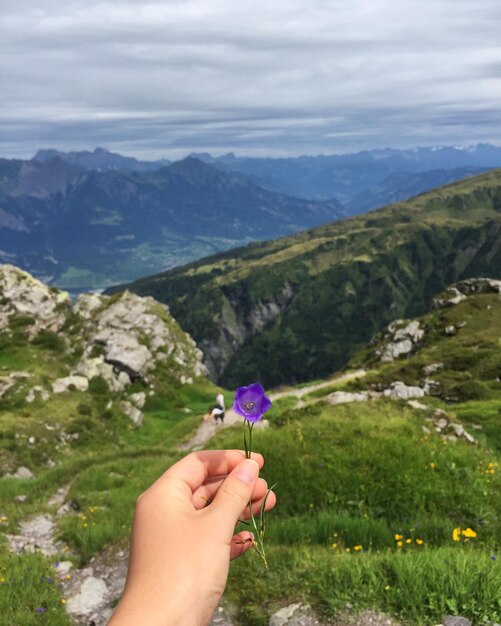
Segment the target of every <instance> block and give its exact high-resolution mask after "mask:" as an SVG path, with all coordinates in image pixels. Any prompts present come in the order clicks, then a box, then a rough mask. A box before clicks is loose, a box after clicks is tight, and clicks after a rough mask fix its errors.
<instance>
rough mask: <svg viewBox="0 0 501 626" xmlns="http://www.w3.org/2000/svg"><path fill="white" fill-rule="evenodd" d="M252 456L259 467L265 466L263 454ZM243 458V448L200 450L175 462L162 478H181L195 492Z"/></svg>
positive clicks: (225, 472) (253, 454)
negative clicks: (208, 480)
mask: <svg viewBox="0 0 501 626" xmlns="http://www.w3.org/2000/svg"><path fill="white" fill-rule="evenodd" d="M251 458H252V459H254V461H256V462H257V464H258V465H259V469H261V468H262V467H263V465H264V459H263V457H262V455H261V454H259V453H257V452H252V455H251ZM243 459H245V452H244V451H243V450H200V451H198V452H192V453H191V454H188V456H185V457H184V458H183V459H181V460H180V461H178V462H177V463H175V464H174V465H173V466H172V467H170V468H169V469H168V470H167V471H166V472H165V473H164V474H163V475H162V476H161V478H162V479H163V478H175V479H177V480H181V481H183V482H184V483H185V484H186V485H187V486H188V487H189V488H190V489H191V491H192V492H193V491H195V489H198V487H200V485H203V484H204V482H205V481H206V480H207V479H208V478H210V477H212V476H226V475H227V474H229V473H230V472H231V471H232V470H233V468H234V467H236V466H237V465H238V464H239V463H240V462H241V461H243Z"/></svg>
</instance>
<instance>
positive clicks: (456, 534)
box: [452, 528, 461, 541]
mask: <svg viewBox="0 0 501 626" xmlns="http://www.w3.org/2000/svg"><path fill="white" fill-rule="evenodd" d="M452 539H453V540H454V541H461V528H455V529H454V530H453V531H452Z"/></svg>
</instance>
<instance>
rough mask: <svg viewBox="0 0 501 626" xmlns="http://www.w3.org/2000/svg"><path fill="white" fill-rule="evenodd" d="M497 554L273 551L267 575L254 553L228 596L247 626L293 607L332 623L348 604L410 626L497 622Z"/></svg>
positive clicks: (261, 625)
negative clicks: (309, 609) (300, 605)
mask: <svg viewBox="0 0 501 626" xmlns="http://www.w3.org/2000/svg"><path fill="white" fill-rule="evenodd" d="M491 557H492V554H490V553H489V552H481V551H479V550H475V549H473V548H471V549H465V548H464V547H463V548H460V549H458V548H457V547H448V548H439V549H422V550H413V551H409V552H407V553H398V554H396V553H394V552H392V551H391V552H386V553H374V552H371V553H364V552H362V553H350V554H347V553H336V552H335V551H333V550H329V549H328V548H318V547H293V548H292V547H271V548H270V549H269V550H268V561H269V563H270V568H269V570H267V571H266V570H263V568H262V567H261V565H260V563H259V560H258V559H257V558H252V555H251V554H249V555H247V556H246V557H245V559H241V560H239V561H238V562H237V563H235V565H234V567H233V570H232V573H231V576H230V582H229V586H228V590H227V597H228V600H229V601H230V602H234V603H235V604H236V605H237V606H238V607H239V618H240V619H241V623H242V624H245V625H246V626H265V625H266V624H268V619H269V615H270V614H272V613H273V612H274V611H276V610H277V609H278V608H280V607H282V606H284V605H287V604H289V603H291V602H297V601H301V602H307V603H309V604H311V605H312V606H313V607H314V608H315V609H316V610H317V612H318V613H320V614H321V615H322V616H324V617H326V618H329V617H333V616H335V615H339V614H340V613H343V612H344V611H345V610H346V609H345V607H346V604H347V603H348V602H349V603H350V604H351V605H352V606H353V610H354V611H355V612H358V611H361V610H363V609H376V610H382V611H384V612H386V613H388V614H390V615H394V616H396V617H397V618H400V619H402V620H405V623H407V624H416V625H419V626H428V625H429V626H432V625H433V624H438V623H441V621H442V618H443V617H444V615H448V614H453V615H462V616H465V617H468V618H469V619H470V620H473V622H474V623H475V624H485V623H486V622H487V620H493V621H499V617H500V616H501V597H500V595H499V589H500V588H501V566H500V564H499V561H494V560H493V559H492V558H491Z"/></svg>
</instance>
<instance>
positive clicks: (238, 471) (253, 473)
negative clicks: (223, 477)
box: [234, 459, 259, 485]
mask: <svg viewBox="0 0 501 626" xmlns="http://www.w3.org/2000/svg"><path fill="white" fill-rule="evenodd" d="M258 474H259V465H258V464H257V463H256V461H254V460H253V459H245V461H242V462H241V463H240V465H237V467H236V468H235V472H234V476H236V477H237V478H239V479H240V480H241V481H242V482H244V483H247V484H248V485H250V484H252V483H253V482H254V481H255V480H256V478H257V475H258Z"/></svg>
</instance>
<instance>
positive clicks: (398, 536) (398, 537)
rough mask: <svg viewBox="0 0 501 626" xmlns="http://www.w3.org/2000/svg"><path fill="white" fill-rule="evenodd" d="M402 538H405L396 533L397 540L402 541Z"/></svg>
mask: <svg viewBox="0 0 501 626" xmlns="http://www.w3.org/2000/svg"><path fill="white" fill-rule="evenodd" d="M400 539H403V537H402V535H395V541H400Z"/></svg>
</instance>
